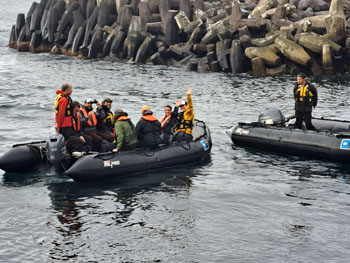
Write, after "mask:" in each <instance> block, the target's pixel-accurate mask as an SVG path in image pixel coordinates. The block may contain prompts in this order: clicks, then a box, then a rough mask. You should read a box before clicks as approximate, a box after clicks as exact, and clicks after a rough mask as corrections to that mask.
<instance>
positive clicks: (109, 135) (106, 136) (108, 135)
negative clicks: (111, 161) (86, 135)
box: [97, 131, 114, 142]
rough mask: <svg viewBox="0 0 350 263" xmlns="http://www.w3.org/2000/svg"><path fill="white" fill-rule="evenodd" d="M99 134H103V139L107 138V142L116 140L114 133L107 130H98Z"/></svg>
mask: <svg viewBox="0 0 350 263" xmlns="http://www.w3.org/2000/svg"><path fill="white" fill-rule="evenodd" d="M97 135H98V136H101V137H102V139H104V140H106V141H107V142H114V137H113V134H111V133H107V132H100V131H98V132H97Z"/></svg>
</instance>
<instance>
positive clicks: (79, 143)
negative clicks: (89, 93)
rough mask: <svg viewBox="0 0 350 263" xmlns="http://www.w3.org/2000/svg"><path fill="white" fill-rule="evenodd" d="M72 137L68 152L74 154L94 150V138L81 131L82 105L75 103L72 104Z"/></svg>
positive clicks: (69, 141)
mask: <svg viewBox="0 0 350 263" xmlns="http://www.w3.org/2000/svg"><path fill="white" fill-rule="evenodd" d="M71 106H72V110H73V112H72V113H73V114H72V130H73V133H72V135H71V136H70V137H69V138H68V142H67V150H68V152H69V153H72V152H89V151H91V150H92V138H91V137H90V136H88V135H86V134H83V132H82V129H81V117H80V113H79V111H80V103H79V102H78V101H73V102H72V104H71Z"/></svg>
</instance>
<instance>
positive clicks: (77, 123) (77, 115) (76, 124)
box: [72, 112, 80, 131]
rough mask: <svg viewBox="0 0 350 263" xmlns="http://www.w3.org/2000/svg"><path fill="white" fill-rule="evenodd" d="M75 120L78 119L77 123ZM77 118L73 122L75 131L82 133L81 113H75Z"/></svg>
mask: <svg viewBox="0 0 350 263" xmlns="http://www.w3.org/2000/svg"><path fill="white" fill-rule="evenodd" d="M75 118H77V121H76V122H75ZM75 118H74V117H73V118H72V121H73V129H74V130H75V131H80V114H79V112H77V113H75Z"/></svg>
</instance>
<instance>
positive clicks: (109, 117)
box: [96, 98, 114, 142]
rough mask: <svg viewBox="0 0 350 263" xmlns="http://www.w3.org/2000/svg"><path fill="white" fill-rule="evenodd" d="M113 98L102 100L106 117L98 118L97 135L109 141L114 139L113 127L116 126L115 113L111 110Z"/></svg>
mask: <svg viewBox="0 0 350 263" xmlns="http://www.w3.org/2000/svg"><path fill="white" fill-rule="evenodd" d="M112 102H113V100H112V99H110V98H105V99H104V100H103V101H102V111H103V112H104V115H105V117H104V118H103V119H102V118H100V119H98V120H97V126H96V129H97V135H99V136H101V137H102V138H103V139H104V140H106V141H108V142H113V141H114V136H113V128H114V114H113V113H112V111H111V108H112Z"/></svg>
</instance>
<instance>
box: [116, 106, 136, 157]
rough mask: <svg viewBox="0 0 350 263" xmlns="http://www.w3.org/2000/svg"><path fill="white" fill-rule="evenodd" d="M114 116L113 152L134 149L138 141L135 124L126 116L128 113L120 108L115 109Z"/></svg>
mask: <svg viewBox="0 0 350 263" xmlns="http://www.w3.org/2000/svg"><path fill="white" fill-rule="evenodd" d="M114 116H115V124H114V129H115V136H116V140H117V147H116V148H115V149H114V150H113V152H117V151H130V150H134V149H135V148H136V147H137V144H138V141H137V135H136V130H135V125H134V124H133V123H132V121H131V120H130V118H128V113H126V112H124V111H123V110H122V109H116V110H115V112H114Z"/></svg>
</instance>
